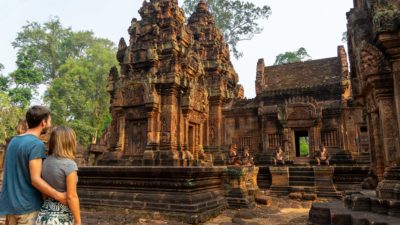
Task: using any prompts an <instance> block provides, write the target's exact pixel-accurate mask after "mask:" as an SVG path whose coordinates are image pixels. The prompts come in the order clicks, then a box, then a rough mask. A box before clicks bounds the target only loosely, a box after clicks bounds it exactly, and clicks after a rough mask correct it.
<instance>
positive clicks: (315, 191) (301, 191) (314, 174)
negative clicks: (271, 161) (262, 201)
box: [270, 165, 342, 198]
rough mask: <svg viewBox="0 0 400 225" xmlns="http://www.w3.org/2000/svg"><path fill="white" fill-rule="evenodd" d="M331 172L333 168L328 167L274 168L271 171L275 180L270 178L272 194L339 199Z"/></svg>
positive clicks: (297, 166)
mask: <svg viewBox="0 0 400 225" xmlns="http://www.w3.org/2000/svg"><path fill="white" fill-rule="evenodd" d="M285 168H286V169H285ZM270 169H271V168H270ZM333 171H334V168H333V167H330V166H309V165H308V166H304V165H295V166H289V167H274V168H273V170H272V171H271V172H272V176H275V179H274V177H273V178H272V186H271V188H272V192H273V193H276V194H278V195H281V194H284V193H285V192H286V193H290V196H293V197H296V198H298V196H300V195H301V196H303V197H304V196H307V198H311V197H312V196H311V195H314V196H315V197H316V196H318V197H333V198H341V197H342V195H341V193H340V192H338V191H337V190H336V188H335V185H334V184H333ZM285 177H286V178H285ZM285 179H287V180H286V181H285ZM274 182H275V184H274ZM286 182H287V183H286Z"/></svg>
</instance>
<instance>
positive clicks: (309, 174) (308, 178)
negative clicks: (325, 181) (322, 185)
mask: <svg viewBox="0 0 400 225" xmlns="http://www.w3.org/2000/svg"><path fill="white" fill-rule="evenodd" d="M289 186H291V187H296V186H297V187H298V186H302V187H314V186H315V182H314V170H313V168H312V167H310V166H308V167H306V166H296V167H289Z"/></svg>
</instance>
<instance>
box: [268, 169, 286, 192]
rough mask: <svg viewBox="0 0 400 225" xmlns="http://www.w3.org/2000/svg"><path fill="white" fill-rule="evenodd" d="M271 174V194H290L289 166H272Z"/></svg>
mask: <svg viewBox="0 0 400 225" xmlns="http://www.w3.org/2000/svg"><path fill="white" fill-rule="evenodd" d="M269 171H270V173H271V178H272V183H271V187H270V189H271V193H273V194H277V195H287V194H289V192H290V187H289V167H287V166H270V167H269Z"/></svg>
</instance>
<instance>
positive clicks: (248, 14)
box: [183, 0, 271, 58]
mask: <svg viewBox="0 0 400 225" xmlns="http://www.w3.org/2000/svg"><path fill="white" fill-rule="evenodd" d="M205 2H206V3H207V4H208V6H209V9H210V12H211V13H213V14H214V15H215V18H216V23H217V26H218V28H220V29H221V31H222V34H223V36H224V39H225V41H226V43H227V44H229V45H230V47H231V51H232V53H233V54H234V56H235V57H236V58H240V57H241V56H243V53H242V52H240V51H239V49H238V48H237V44H238V43H239V42H240V41H244V40H251V39H252V38H253V37H254V35H255V34H259V33H261V32H262V30H263V28H262V26H260V24H259V23H258V21H259V20H260V19H266V18H268V17H269V15H271V8H270V7H269V6H267V5H264V6H262V7H258V6H256V5H254V4H253V3H251V2H246V1H241V0H205ZM197 4H198V0H185V1H184V2H183V10H184V11H185V13H186V14H187V15H191V14H192V13H193V11H194V10H195V9H196V6H197Z"/></svg>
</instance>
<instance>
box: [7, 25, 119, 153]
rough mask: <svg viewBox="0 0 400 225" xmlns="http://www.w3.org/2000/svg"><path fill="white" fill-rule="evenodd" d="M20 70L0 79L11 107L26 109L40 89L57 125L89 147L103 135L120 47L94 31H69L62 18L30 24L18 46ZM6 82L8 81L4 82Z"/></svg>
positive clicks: (24, 27) (25, 28)
mask: <svg viewBox="0 0 400 225" xmlns="http://www.w3.org/2000/svg"><path fill="white" fill-rule="evenodd" d="M12 45H13V46H14V48H16V49H17V61H16V64H17V69H16V70H15V71H14V72H12V73H11V74H10V75H9V76H8V77H7V78H4V77H1V78H0V88H2V87H3V83H7V85H5V86H6V87H7V93H6V94H7V96H8V99H9V101H10V103H11V104H13V105H16V106H21V108H26V107H27V106H29V104H30V101H31V99H32V96H33V95H35V94H37V88H38V85H40V84H45V85H46V87H47V91H46V92H45V97H44V101H45V103H46V104H47V105H48V106H49V108H50V110H51V111H52V119H53V124H54V125H67V126H70V127H72V128H73V129H74V130H75V131H76V133H77V137H78V141H79V142H80V143H81V144H83V145H88V144H89V143H90V140H91V138H92V136H93V135H94V134H95V133H97V134H98V135H101V130H100V129H104V126H105V125H104V123H105V121H109V115H108V106H109V97H108V93H107V90H106V82H107V75H108V71H109V69H110V68H111V67H112V66H114V65H117V60H116V58H115V53H116V47H115V44H114V43H113V42H111V41H109V40H107V39H103V38H97V37H95V36H94V34H93V32H91V31H73V30H72V29H71V28H66V27H63V26H62V24H61V22H60V20H59V19H58V18H57V17H53V18H50V20H49V21H47V22H45V23H43V24H40V23H38V22H28V23H27V25H25V26H23V27H22V30H21V31H20V32H18V34H17V38H16V39H15V41H14V42H13V43H12ZM3 78H4V79H3Z"/></svg>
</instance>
